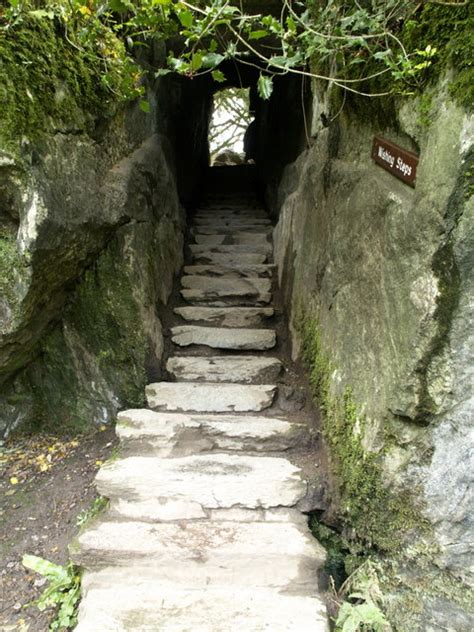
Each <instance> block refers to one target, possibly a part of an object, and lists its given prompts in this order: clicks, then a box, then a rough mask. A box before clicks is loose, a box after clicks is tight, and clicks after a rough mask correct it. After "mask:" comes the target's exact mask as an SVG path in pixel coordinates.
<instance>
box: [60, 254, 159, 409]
mask: <svg viewBox="0 0 474 632" xmlns="http://www.w3.org/2000/svg"><path fill="white" fill-rule="evenodd" d="M121 263H122V262H121V257H120V253H118V252H117V253H116V255H115V256H114V253H113V252H112V248H110V249H108V250H107V251H106V252H105V253H104V254H103V255H102V256H101V257H100V259H99V260H98V262H97V265H96V266H95V267H94V268H93V269H91V270H89V271H88V272H86V274H85V276H84V279H83V280H82V282H81V284H80V285H79V287H78V291H77V297H76V300H75V302H74V307H73V309H71V312H70V318H71V321H72V323H73V325H74V327H75V329H76V330H77V331H78V332H80V333H84V335H85V340H86V341H87V346H88V349H89V351H90V352H91V353H92V354H93V355H94V357H95V359H96V362H97V364H98V366H99V367H100V371H101V373H103V374H104V375H105V376H106V378H108V380H110V383H113V384H114V385H115V390H116V392H117V393H119V397H120V399H121V401H122V402H123V404H125V405H127V406H141V405H143V403H144V389H145V384H146V375H145V360H146V352H147V340H146V337H145V334H144V331H143V327H142V325H141V321H142V315H141V313H140V311H139V308H138V304H137V302H136V301H135V298H134V288H133V286H132V280H131V278H130V276H129V274H128V271H127V268H126V267H124V266H123V265H121Z"/></svg>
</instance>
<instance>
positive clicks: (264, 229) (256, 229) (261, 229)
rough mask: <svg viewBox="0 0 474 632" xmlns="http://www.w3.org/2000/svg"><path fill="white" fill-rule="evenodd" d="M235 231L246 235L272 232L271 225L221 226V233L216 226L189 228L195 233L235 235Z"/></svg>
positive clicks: (268, 234) (269, 234)
mask: <svg viewBox="0 0 474 632" xmlns="http://www.w3.org/2000/svg"><path fill="white" fill-rule="evenodd" d="M236 233H245V234H246V235H267V236H271V235H272V233H273V227H272V226H250V227H246V226H244V227H243V228H242V229H240V228H239V229H237V230H236V229H235V228H233V227H229V226H227V227H225V226H224V227H221V233H219V227H218V226H196V227H194V228H192V229H191V234H193V235H196V234H199V235H218V234H222V235H235V234H236Z"/></svg>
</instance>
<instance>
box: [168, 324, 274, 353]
mask: <svg viewBox="0 0 474 632" xmlns="http://www.w3.org/2000/svg"><path fill="white" fill-rule="evenodd" d="M171 339H172V341H173V342H174V343H175V344H177V345H179V346H180V347H187V346H189V345H205V346H207V347H212V348H213V349H236V350H245V351H255V350H257V351H263V350H265V349H272V348H273V347H274V346H275V344H276V333H275V330H273V329H245V328H240V327H235V328H233V329H227V328H225V327H199V326H197V325H181V326H178V327H172V328H171Z"/></svg>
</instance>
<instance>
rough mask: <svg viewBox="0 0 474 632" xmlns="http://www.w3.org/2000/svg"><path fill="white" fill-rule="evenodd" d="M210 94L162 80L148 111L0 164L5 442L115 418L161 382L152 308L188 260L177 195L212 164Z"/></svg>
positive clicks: (48, 139) (1, 427)
mask: <svg viewBox="0 0 474 632" xmlns="http://www.w3.org/2000/svg"><path fill="white" fill-rule="evenodd" d="M204 95H205V91H203V89H202V87H201V86H200V84H199V82H195V84H194V85H192V84H191V82H186V81H185V80H181V79H178V78H173V77H164V78H163V79H160V80H159V81H158V82H157V83H156V85H155V86H150V88H149V89H148V97H147V98H148V100H149V102H150V104H151V111H150V113H144V112H142V111H141V110H140V108H139V107H138V104H134V105H131V106H129V107H127V108H125V109H122V110H120V111H118V112H117V113H116V114H115V115H114V116H113V117H111V118H109V119H108V120H102V121H96V125H95V128H94V131H93V133H91V131H90V125H89V127H88V129H81V128H77V129H74V130H70V131H69V132H68V133H65V132H59V131H57V130H55V131H54V132H53V131H51V132H48V133H47V134H45V135H44V137H43V138H42V140H41V142H40V143H39V142H35V143H34V144H33V143H32V144H27V145H26V147H25V149H24V151H23V156H22V157H21V159H18V158H16V159H14V158H13V157H12V156H11V155H9V154H6V153H4V154H3V160H2V163H1V165H0V198H1V201H0V210H1V213H0V215H1V221H0V230H1V232H0V271H1V273H2V274H1V275H0V276H1V278H2V281H1V285H0V289H1V296H0V332H1V337H0V380H1V389H0V392H1V394H0V410H1V414H0V431H1V432H2V433H5V432H7V433H8V432H11V431H12V430H13V429H14V428H16V427H19V426H20V425H23V426H25V424H28V425H33V426H39V425H42V426H44V425H45V424H47V426H48V427H50V428H58V427H62V428H64V427H68V426H69V427H74V428H78V427H85V426H87V425H89V424H91V423H98V422H106V421H109V420H110V419H112V418H113V416H114V414H115V412H116V411H117V409H118V408H119V407H121V406H128V405H138V404H140V403H142V398H143V393H144V385H145V383H146V380H147V379H148V378H147V374H148V375H149V376H153V377H157V376H158V375H159V372H160V370H161V369H160V366H161V364H160V361H161V354H162V336H161V325H160V321H159V318H158V312H157V309H158V307H159V305H160V304H163V303H166V301H167V298H168V296H169V294H170V292H171V287H172V282H173V275H174V274H176V273H177V272H178V270H179V268H180V265H181V261H182V242H183V239H182V234H183V229H184V221H185V218H184V210H183V208H182V206H181V203H180V196H179V194H180V192H181V193H182V196H183V198H185V199H189V198H190V197H192V195H193V192H194V191H195V190H196V187H197V183H198V181H199V177H200V174H201V173H202V172H203V170H204V169H205V167H206V166H207V144H206V136H207V110H206V99H205V96H204ZM178 102H179V103H181V107H180V110H179V111H177V108H176V103H178ZM197 104H201V107H196V108H194V106H195V105H197ZM191 134H192V135H193V142H189V141H190V136H191Z"/></svg>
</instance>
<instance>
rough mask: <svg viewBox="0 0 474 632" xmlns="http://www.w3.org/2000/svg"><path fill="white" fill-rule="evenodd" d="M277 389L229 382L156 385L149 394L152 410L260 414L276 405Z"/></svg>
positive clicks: (148, 398) (269, 386)
mask: <svg viewBox="0 0 474 632" xmlns="http://www.w3.org/2000/svg"><path fill="white" fill-rule="evenodd" d="M276 389H277V387H276V386H274V385H269V384H232V383H230V384H229V383H227V382H221V383H207V382H204V383H202V382H156V383H154V384H148V385H147V387H146V389H145V393H146V398H147V402H148V405H149V407H150V408H152V409H154V410H163V411H174V410H176V411H183V412H187V411H189V412H209V413H227V412H250V411H252V412H258V411H260V410H264V409H265V408H268V407H269V406H271V405H272V403H273V399H274V397H275V393H276Z"/></svg>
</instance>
